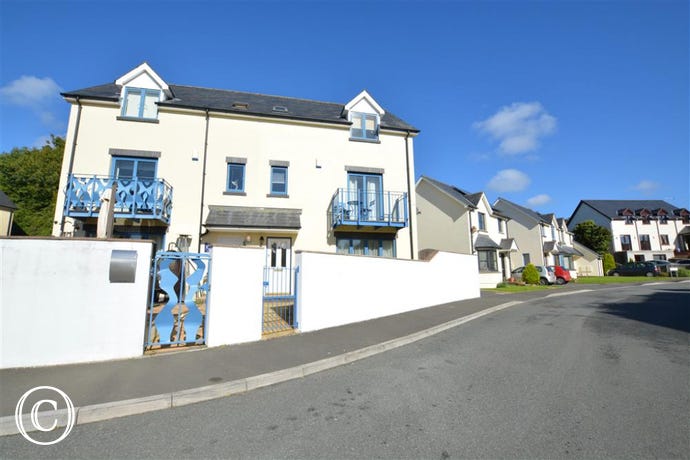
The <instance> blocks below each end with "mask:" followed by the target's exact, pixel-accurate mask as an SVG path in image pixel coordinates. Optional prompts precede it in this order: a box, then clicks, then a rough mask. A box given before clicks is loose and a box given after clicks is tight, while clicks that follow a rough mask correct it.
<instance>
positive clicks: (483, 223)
mask: <svg viewBox="0 0 690 460" xmlns="http://www.w3.org/2000/svg"><path fill="white" fill-rule="evenodd" d="M477 215H478V216H479V230H486V216H485V215H484V213H483V212H479V213H477Z"/></svg>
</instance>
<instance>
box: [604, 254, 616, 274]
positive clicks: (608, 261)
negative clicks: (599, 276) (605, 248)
mask: <svg viewBox="0 0 690 460" xmlns="http://www.w3.org/2000/svg"><path fill="white" fill-rule="evenodd" d="M603 264H604V275H606V274H608V272H609V270H613V269H614V268H616V261H615V260H613V255H611V254H609V253H608V252H607V253H606V254H604V260H603Z"/></svg>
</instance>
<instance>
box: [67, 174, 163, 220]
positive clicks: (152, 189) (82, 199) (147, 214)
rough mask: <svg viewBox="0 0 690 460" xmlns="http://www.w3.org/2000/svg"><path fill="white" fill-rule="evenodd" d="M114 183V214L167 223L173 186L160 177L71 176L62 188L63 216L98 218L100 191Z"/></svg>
mask: <svg viewBox="0 0 690 460" xmlns="http://www.w3.org/2000/svg"><path fill="white" fill-rule="evenodd" d="M113 184H117V191H116V192H115V209H114V215H115V217H123V218H134V219H158V220H160V221H163V222H165V223H166V224H168V223H170V213H171V212H172V187H171V186H170V184H168V183H167V182H166V181H165V180H163V179H137V178H121V177H120V178H115V177H113V176H76V175H71V176H70V177H69V179H68V181H67V189H66V190H65V215H66V216H69V217H97V216H98V212H99V211H100V209H101V197H102V196H103V193H104V192H105V191H106V190H107V189H109V188H112V186H113Z"/></svg>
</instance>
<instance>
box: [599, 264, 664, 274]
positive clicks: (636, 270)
mask: <svg viewBox="0 0 690 460" xmlns="http://www.w3.org/2000/svg"><path fill="white" fill-rule="evenodd" d="M608 274H609V276H658V275H659V267H657V266H656V264H654V263H652V262H630V263H627V264H623V265H619V266H617V267H616V268H614V269H612V270H609V273H608Z"/></svg>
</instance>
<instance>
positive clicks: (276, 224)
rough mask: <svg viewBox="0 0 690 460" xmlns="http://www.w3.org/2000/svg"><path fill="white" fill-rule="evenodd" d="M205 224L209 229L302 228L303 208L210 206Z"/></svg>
mask: <svg viewBox="0 0 690 460" xmlns="http://www.w3.org/2000/svg"><path fill="white" fill-rule="evenodd" d="M208 208H209V214H208V217H207V218H206V223H205V224H204V225H205V226H206V228H207V229H209V230H213V229H216V230H225V229H282V230H299V229H300V228H302V224H301V222H300V216H301V215H302V210H301V209H287V208H255V207H245V206H209V207H208Z"/></svg>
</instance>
